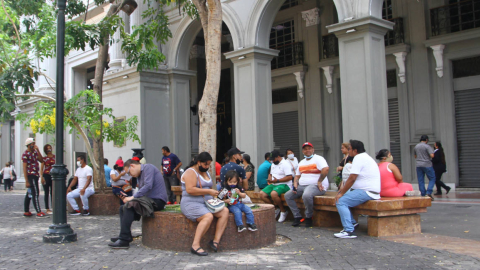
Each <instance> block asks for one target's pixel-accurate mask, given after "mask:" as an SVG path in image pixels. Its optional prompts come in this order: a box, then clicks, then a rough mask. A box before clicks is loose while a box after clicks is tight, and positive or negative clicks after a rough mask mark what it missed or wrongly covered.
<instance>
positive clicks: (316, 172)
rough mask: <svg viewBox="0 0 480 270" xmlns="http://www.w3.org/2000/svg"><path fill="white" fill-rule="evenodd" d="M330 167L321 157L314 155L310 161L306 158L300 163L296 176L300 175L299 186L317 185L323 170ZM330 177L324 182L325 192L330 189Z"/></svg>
mask: <svg viewBox="0 0 480 270" xmlns="http://www.w3.org/2000/svg"><path fill="white" fill-rule="evenodd" d="M326 167H328V164H327V161H326V160H325V159H324V158H323V157H322V156H319V155H313V157H312V158H311V159H309V160H307V159H306V158H305V159H303V160H302V161H300V163H298V167H297V171H296V175H297V176H298V175H300V180H299V185H301V186H308V185H316V184H317V183H318V179H319V178H320V175H321V174H322V173H321V172H322V169H323V168H326ZM328 185H329V184H328V177H325V179H323V181H322V186H323V188H324V189H325V190H327V189H328Z"/></svg>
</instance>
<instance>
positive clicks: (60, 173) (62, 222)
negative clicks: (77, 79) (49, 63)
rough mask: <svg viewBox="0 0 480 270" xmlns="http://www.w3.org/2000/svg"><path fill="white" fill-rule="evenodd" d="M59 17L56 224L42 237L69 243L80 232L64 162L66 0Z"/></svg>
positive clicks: (61, 2) (54, 174)
mask: <svg viewBox="0 0 480 270" xmlns="http://www.w3.org/2000/svg"><path fill="white" fill-rule="evenodd" d="M57 7H58V15H57V16H58V17H57V77H56V79H57V84H56V112H55V123H56V126H55V142H56V151H55V155H56V159H55V160H56V161H55V165H53V169H52V170H51V172H50V174H51V175H52V180H53V183H54V185H53V199H54V200H53V224H52V225H50V226H49V227H48V230H47V234H45V235H44V236H43V242H45V243H70V242H75V241H77V234H76V233H75V232H74V231H73V230H72V228H71V227H70V225H69V224H67V211H66V210H67V196H66V193H67V187H66V180H67V174H68V170H67V168H66V167H67V166H66V165H65V164H63V110H64V109H63V107H64V106H63V105H64V96H63V88H64V85H63V84H64V73H65V70H64V58H65V56H64V54H65V7H66V0H58V1H57Z"/></svg>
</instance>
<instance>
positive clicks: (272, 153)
mask: <svg viewBox="0 0 480 270" xmlns="http://www.w3.org/2000/svg"><path fill="white" fill-rule="evenodd" d="M281 156H282V154H280V152H279V151H278V150H273V151H272V152H271V153H270V159H271V160H273V159H275V158H276V157H281Z"/></svg>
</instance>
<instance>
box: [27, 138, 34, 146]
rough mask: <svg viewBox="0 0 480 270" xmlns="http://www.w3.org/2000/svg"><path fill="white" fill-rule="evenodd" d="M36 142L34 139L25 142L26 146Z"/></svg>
mask: <svg viewBox="0 0 480 270" xmlns="http://www.w3.org/2000/svg"><path fill="white" fill-rule="evenodd" d="M34 142H35V139H34V138H28V139H27V140H26V141H25V146H27V145H29V144H31V143H34Z"/></svg>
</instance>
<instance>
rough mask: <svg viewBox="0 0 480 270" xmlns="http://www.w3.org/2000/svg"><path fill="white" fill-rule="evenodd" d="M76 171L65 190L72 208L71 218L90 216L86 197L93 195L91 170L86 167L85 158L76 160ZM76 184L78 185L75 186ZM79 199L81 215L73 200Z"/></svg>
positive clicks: (81, 157) (80, 157)
mask: <svg viewBox="0 0 480 270" xmlns="http://www.w3.org/2000/svg"><path fill="white" fill-rule="evenodd" d="M77 166H78V168H77V170H76V171H75V177H74V178H73V181H72V182H71V183H70V185H69V186H68V188H67V200H68V202H69V203H70V206H72V208H73V211H72V212H71V213H70V215H72V216H79V215H84V216H88V215H90V211H89V208H88V197H90V196H92V195H93V194H95V189H94V188H93V179H92V178H93V170H92V168H91V167H90V166H88V165H87V162H86V160H85V156H79V157H78V158H77ZM77 182H78V185H77ZM75 185H77V188H76V189H74V190H73V191H72V188H73V187H74V186H75ZM78 197H80V199H81V200H82V204H83V213H81V212H80V208H79V207H78V204H77V201H76V200H75V198H78Z"/></svg>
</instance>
